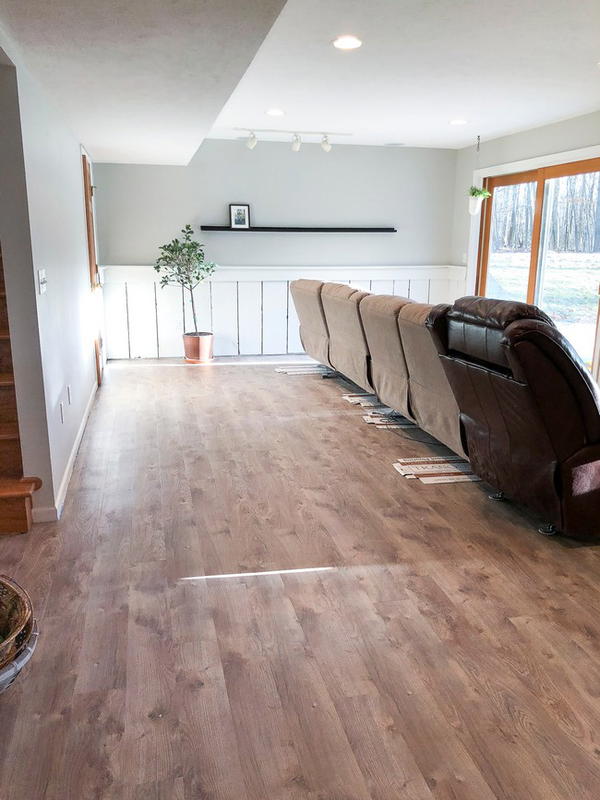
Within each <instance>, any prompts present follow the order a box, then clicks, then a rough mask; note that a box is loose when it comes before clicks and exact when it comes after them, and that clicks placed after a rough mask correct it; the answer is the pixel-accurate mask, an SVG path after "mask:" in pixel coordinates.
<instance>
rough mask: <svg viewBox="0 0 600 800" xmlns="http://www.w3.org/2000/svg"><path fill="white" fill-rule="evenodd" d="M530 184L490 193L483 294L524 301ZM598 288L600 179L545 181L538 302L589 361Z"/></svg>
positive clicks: (532, 194)
mask: <svg viewBox="0 0 600 800" xmlns="http://www.w3.org/2000/svg"><path fill="white" fill-rule="evenodd" d="M536 188H537V184H536V183H535V182H529V183H519V184H514V185H512V186H501V187H497V188H496V190H495V191H494V201H493V202H494V204H493V214H492V226H491V232H490V257H489V267H488V283H487V287H486V294H488V295H489V296H490V297H499V298H506V299H514V300H525V298H526V295H527V282H528V276H529V263H530V258H531V242H532V233H533V224H534V214H535V200H536ZM599 283H600V173H599V172H589V173H582V174H579V175H567V176H564V177H560V178H552V179H549V180H547V181H546V182H545V195H544V213H543V222H542V236H541V245H540V257H539V261H538V281H537V293H536V302H537V304H538V305H540V306H541V307H542V308H543V309H544V310H545V311H546V312H547V313H548V314H550V316H551V317H552V318H553V319H554V320H555V322H556V323H557V325H558V327H559V328H560V329H561V330H562V331H563V333H564V334H565V335H566V336H567V338H569V339H570V340H571V342H572V344H573V345H574V346H575V348H576V349H577V350H578V351H579V353H580V355H581V356H582V358H583V359H584V361H586V362H587V363H590V362H591V359H592V354H593V346H594V334H595V326H596V317H597V311H598V284H599Z"/></svg>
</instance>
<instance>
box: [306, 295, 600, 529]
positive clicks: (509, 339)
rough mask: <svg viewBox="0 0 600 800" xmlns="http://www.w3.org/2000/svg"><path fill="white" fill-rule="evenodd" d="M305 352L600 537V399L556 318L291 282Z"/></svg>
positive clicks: (561, 523) (551, 515)
mask: <svg viewBox="0 0 600 800" xmlns="http://www.w3.org/2000/svg"><path fill="white" fill-rule="evenodd" d="M291 292H292V297H293V299H294V303H295V305H296V310H297V312H298V318H299V320H300V338H301V340H302V344H303V346H304V349H305V350H306V352H307V353H308V354H309V355H311V356H312V357H313V358H315V359H316V360H317V361H319V362H321V363H323V364H326V365H328V366H330V367H331V368H333V369H335V370H336V371H338V372H340V373H341V374H343V375H345V376H346V377H347V378H349V379H350V380H352V381H353V382H354V383H356V384H357V385H358V386H360V387H361V388H363V389H365V390H366V391H369V392H370V391H374V392H375V393H376V394H377V396H378V397H379V398H380V399H381V401H382V402H383V403H385V404H386V405H388V406H390V407H391V408H394V409H395V410H397V411H399V412H400V413H401V414H403V415H404V416H406V417H408V418H409V419H411V420H413V421H414V422H416V424H417V425H419V427H421V428H422V429H423V430H425V431H427V432H428V433H430V434H431V435H432V436H434V437H435V438H436V439H438V440H439V441H440V442H442V443H444V444H445V445H447V446H448V447H449V448H450V449H451V450H453V451H454V452H455V453H458V454H459V455H461V456H463V457H465V458H468V459H469V460H470V462H471V465H472V467H473V471H474V472H475V473H476V474H477V475H479V476H480V477H481V478H483V479H484V480H485V481H487V482H488V483H490V484H491V485H492V486H493V487H495V488H496V490H497V491H498V495H497V496H499V497H502V496H504V495H506V497H507V498H511V499H514V500H516V501H517V502H520V503H523V504H524V505H526V506H529V507H530V508H532V509H534V510H535V511H536V512H538V513H539V514H541V515H542V517H543V518H544V519H545V520H547V521H548V523H549V524H548V526H545V529H542V530H543V531H544V532H546V533H551V532H556V531H562V532H563V533H564V534H566V535H569V536H572V537H574V538H578V539H592V538H595V537H597V536H600V395H599V393H598V387H597V386H596V384H595V383H594V381H593V380H592V379H591V377H590V376H589V374H588V372H587V370H586V369H585V367H584V366H583V365H582V364H581V362H580V360H579V358H578V356H577V355H576V354H575V352H574V351H573V349H572V348H571V346H570V345H569V343H568V342H567V341H566V339H565V338H564V337H563V336H562V335H561V334H560V333H559V331H558V330H557V328H556V327H555V325H554V323H553V322H552V320H551V319H550V318H549V317H547V316H546V315H545V314H544V313H543V312H542V311H540V310H539V309H538V308H536V307H535V306H531V305H526V304H524V303H512V302H508V301H499V300H489V299H486V298H480V297H463V298H461V299H460V300H457V301H456V302H455V303H454V305H453V306H449V305H438V306H430V305H427V304H423V303H414V302H412V301H411V300H409V299H408V298H405V297H391V296H387V295H373V294H370V293H368V292H361V291H356V290H355V289H352V288H351V287H350V286H348V285H346V284H332V283H321V282H320V281H308V280H297V281H294V282H293V283H292V285H291Z"/></svg>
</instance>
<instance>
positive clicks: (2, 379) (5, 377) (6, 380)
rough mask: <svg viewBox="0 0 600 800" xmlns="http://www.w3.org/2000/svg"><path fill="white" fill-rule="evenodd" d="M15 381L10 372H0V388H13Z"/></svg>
mask: <svg viewBox="0 0 600 800" xmlns="http://www.w3.org/2000/svg"><path fill="white" fill-rule="evenodd" d="M14 385H15V379H14V376H13V375H12V374H11V373H10V372H0V386H14Z"/></svg>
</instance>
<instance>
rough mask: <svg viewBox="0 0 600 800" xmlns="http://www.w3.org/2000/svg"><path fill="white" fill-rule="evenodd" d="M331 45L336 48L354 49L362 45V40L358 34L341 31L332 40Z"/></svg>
mask: <svg viewBox="0 0 600 800" xmlns="http://www.w3.org/2000/svg"><path fill="white" fill-rule="evenodd" d="M332 45H333V46H334V47H336V48H337V49H338V50H356V49H357V48H358V47H360V46H361V45H362V42H361V40H360V39H359V38H358V36H354V35H353V34H351V33H343V34H342V35H341V36H338V37H337V39H334V40H333V42H332Z"/></svg>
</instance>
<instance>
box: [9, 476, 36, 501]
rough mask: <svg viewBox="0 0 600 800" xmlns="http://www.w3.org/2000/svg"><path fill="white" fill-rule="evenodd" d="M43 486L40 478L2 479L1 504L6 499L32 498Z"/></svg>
mask: <svg viewBox="0 0 600 800" xmlns="http://www.w3.org/2000/svg"><path fill="white" fill-rule="evenodd" d="M41 485H42V482H41V480H40V479H39V478H0V502H1V501H2V500H3V499H5V498H13V497H31V495H32V494H33V493H34V492H35V491H37V490H38V489H39V488H40V486H41Z"/></svg>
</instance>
